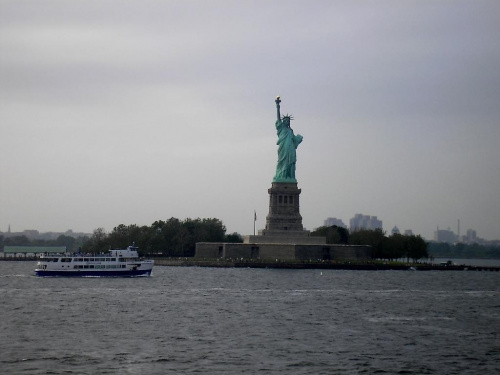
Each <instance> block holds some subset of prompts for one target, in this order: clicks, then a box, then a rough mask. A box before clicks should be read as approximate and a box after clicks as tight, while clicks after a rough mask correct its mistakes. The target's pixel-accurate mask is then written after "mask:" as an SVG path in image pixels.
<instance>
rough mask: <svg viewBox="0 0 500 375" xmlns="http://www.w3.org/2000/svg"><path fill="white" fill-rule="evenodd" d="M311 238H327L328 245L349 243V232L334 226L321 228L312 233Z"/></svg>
mask: <svg viewBox="0 0 500 375" xmlns="http://www.w3.org/2000/svg"><path fill="white" fill-rule="evenodd" d="M311 236H318V237H326V243H327V244H347V243H349V231H348V230H347V229H345V228H342V227H338V226H336V225H333V226H331V227H325V226H322V227H319V228H316V229H315V230H313V231H312V232H311Z"/></svg>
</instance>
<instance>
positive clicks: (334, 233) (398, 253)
mask: <svg viewBox="0 0 500 375" xmlns="http://www.w3.org/2000/svg"><path fill="white" fill-rule="evenodd" d="M311 236H324V237H326V242H327V244H346V245H370V246H371V247H372V248H373V258H375V259H388V260H393V259H402V258H407V259H408V260H409V259H412V260H419V259H424V258H429V257H451V258H453V257H455V258H460V257H464V258H466V257H470V258H473V257H484V258H500V247H498V246H491V247H488V246H484V245H478V244H470V245H467V244H461V243H458V244H455V245H453V244H446V243H432V242H431V243H428V242H426V241H425V240H424V239H423V238H422V237H421V236H418V235H417V236H415V235H401V234H392V235H390V236H387V235H386V234H385V233H384V231H383V230H381V229H376V230H366V229H361V230H358V231H355V232H349V231H348V230H347V229H345V228H342V227H338V226H331V227H319V228H317V229H315V230H314V231H312V232H311ZM197 242H229V243H241V242H243V237H242V236H241V235H240V234H238V233H236V232H234V233H232V234H227V233H226V227H225V226H224V224H223V223H222V221H221V220H219V219H215V218H208V219H200V218H197V219H190V218H188V219H185V220H179V219H177V218H174V217H172V218H170V219H168V220H166V221H163V220H158V221H155V222H154V223H153V224H151V225H150V226H139V225H135V224H132V225H124V224H120V225H118V226H117V227H115V228H114V229H113V230H112V231H111V232H109V233H107V232H106V231H105V230H104V229H103V228H97V229H95V230H94V232H93V234H92V235H91V236H90V237H86V236H85V237H78V238H74V237H71V236H67V235H61V236H59V237H58V238H57V239H55V240H40V239H29V238H27V237H26V236H13V237H3V236H1V235H0V250H1V251H3V247H4V246H65V247H66V249H67V251H68V252H77V251H81V252H84V253H102V252H107V251H108V250H109V249H119V248H126V247H127V246H129V245H131V244H133V243H135V245H136V246H138V247H139V252H140V254H141V255H142V256H159V257H192V256H194V255H195V248H196V243H197Z"/></svg>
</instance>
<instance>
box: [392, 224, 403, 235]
mask: <svg viewBox="0 0 500 375" xmlns="http://www.w3.org/2000/svg"><path fill="white" fill-rule="evenodd" d="M391 234H401V232H400V231H399V228H398V227H397V226H396V225H395V226H394V228H392V230H391Z"/></svg>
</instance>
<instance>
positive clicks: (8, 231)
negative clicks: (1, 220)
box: [7, 224, 10, 233]
mask: <svg viewBox="0 0 500 375" xmlns="http://www.w3.org/2000/svg"><path fill="white" fill-rule="evenodd" d="M7 233H10V224H9V229H8V230H7Z"/></svg>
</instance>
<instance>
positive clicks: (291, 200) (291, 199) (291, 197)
mask: <svg viewBox="0 0 500 375" xmlns="http://www.w3.org/2000/svg"><path fill="white" fill-rule="evenodd" d="M290 204H293V195H290Z"/></svg>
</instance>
